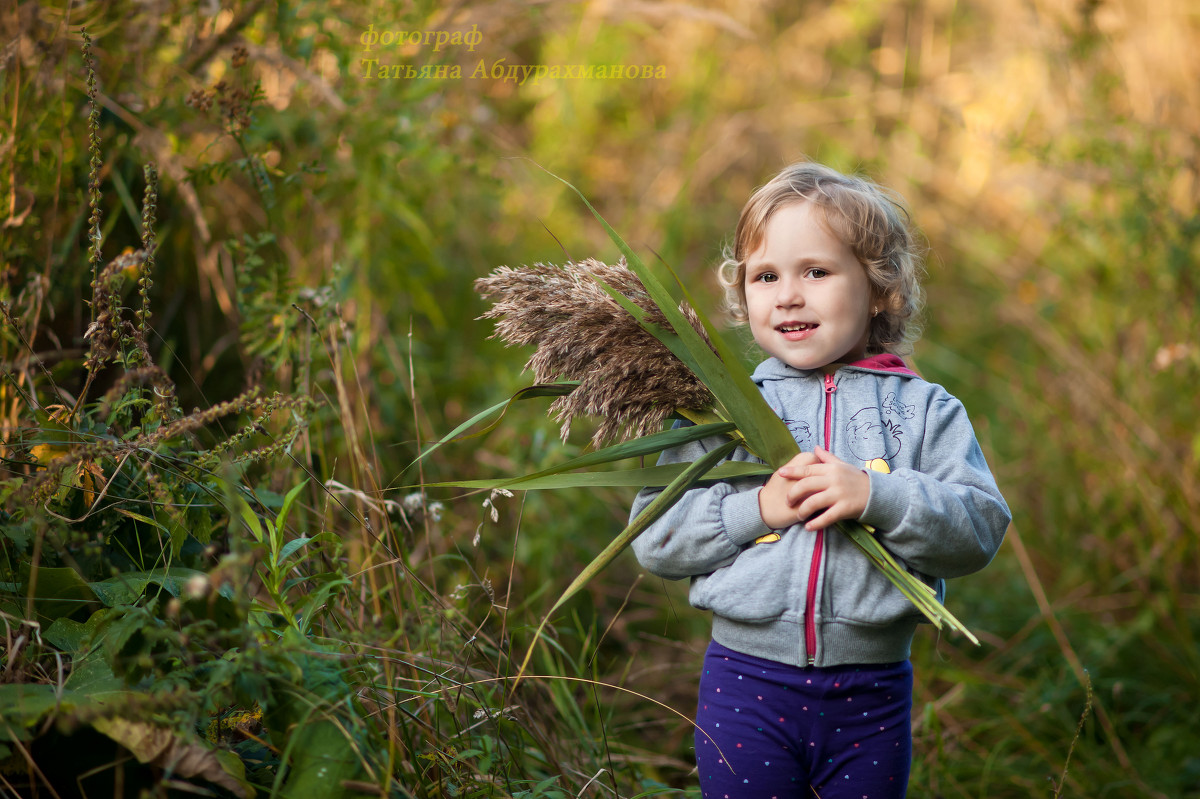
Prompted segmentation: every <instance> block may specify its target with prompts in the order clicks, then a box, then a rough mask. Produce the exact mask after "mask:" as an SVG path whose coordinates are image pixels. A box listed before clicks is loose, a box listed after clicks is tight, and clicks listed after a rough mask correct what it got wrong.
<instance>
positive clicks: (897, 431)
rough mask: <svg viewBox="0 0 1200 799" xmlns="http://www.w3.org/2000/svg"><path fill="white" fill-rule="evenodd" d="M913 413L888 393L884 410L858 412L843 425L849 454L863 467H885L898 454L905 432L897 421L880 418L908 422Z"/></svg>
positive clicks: (884, 401) (914, 408)
mask: <svg viewBox="0 0 1200 799" xmlns="http://www.w3.org/2000/svg"><path fill="white" fill-rule="evenodd" d="M880 411H882V414H881V413H880ZM916 412H917V409H916V407H915V406H912V405H905V404H903V403H901V402H899V401H898V400H897V399H896V395H895V393H889V394H888V395H887V396H886V397H884V398H883V407H881V408H863V409H861V410H859V411H858V412H857V413H855V414H854V415H853V416H851V417H850V421H848V422H847V423H846V439H847V445H848V446H849V448H850V451H851V452H853V453H854V456H855V457H856V458H861V459H862V460H863V462H864V463H867V464H870V463H872V462H873V461H884V462H885V463H886V462H887V461H888V460H890V459H891V458H892V457H894V456H895V455H896V453H898V452H899V451H900V447H901V445H902V442H901V436H902V435H903V434H904V429H903V428H902V427H901V426H900V423H899V421H897V420H896V419H890V418H889V419H884V418H882V417H884V416H888V417H892V416H894V417H898V418H899V419H911V418H913V416H915V415H916ZM872 468H875V467H872Z"/></svg>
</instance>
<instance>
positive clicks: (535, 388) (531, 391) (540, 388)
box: [404, 380, 579, 471]
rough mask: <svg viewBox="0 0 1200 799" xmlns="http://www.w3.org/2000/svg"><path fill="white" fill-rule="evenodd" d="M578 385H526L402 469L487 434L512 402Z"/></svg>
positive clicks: (553, 394) (569, 382)
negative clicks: (479, 427)
mask: <svg viewBox="0 0 1200 799" xmlns="http://www.w3.org/2000/svg"><path fill="white" fill-rule="evenodd" d="M578 385H579V381H577V380H564V381H562V382H560V383H538V384H536V385H532V386H526V387H525V388H523V389H520V390H519V391H517V392H516V393H514V394H513V395H512V396H511V397H509V398H508V399H506V400H503V401H502V402H497V403H496V404H495V405H493V406H492V407H490V408H486V409H484V410H482V411H480V412H479V413H477V414H475V415H474V416H472V417H471V418H470V419H468V420H467V421H465V422H463V423H462V424H460V425H459V426H458V427H456V428H454V429H453V430H451V431H450V432H449V433H447V434H446V435H444V436H442V437H441V438H440V439H438V441H437V442H436V443H434V444H431V445H430V446H428V447H426V448H425V451H424V452H422V453H421V454H420V455H418V456H417V457H416V459H415V460H414V461H413V462H412V463H410V464H409V465H408V466H407V467H405V469H404V471H408V470H409V469H411V468H412V467H414V466H416V465H417V464H418V463H420V462H421V461H423V460H425V458H427V457H429V456H430V455H431V454H433V453H434V452H435V451H437V450H438V449H440V448H441V447H442V446H443V445H445V444H449V443H452V442H455V441H465V440H466V439H468V438H477V437H478V436H483V435H487V434H488V433H490V432H492V431H493V430H495V429H496V428H497V427H499V426H500V422H502V421H504V415H505V414H506V413H508V409H509V407H510V406H512V404H513V403H514V402H518V401H520V400H527V399H535V398H537V397H563V396H566V395H567V394H570V393H571V392H572V391H574V390H575V389H576V387H578ZM497 413H499V414H500V415H499V416H497V417H496V419H495V420H494V421H493V422H492V423H491V424H489V425H488V426H487V427H485V428H483V429H482V430H477V431H476V432H474V433H471V434H470V435H462V434H463V433H464V432H466V431H467V430H470V429H471V428H472V427H474V426H475V425H477V424H479V423H480V422H482V421H483V420H485V419H488V418H491V417H492V416H495V415H496V414H497Z"/></svg>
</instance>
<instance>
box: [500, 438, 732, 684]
mask: <svg viewBox="0 0 1200 799" xmlns="http://www.w3.org/2000/svg"><path fill="white" fill-rule="evenodd" d="M737 446H738V442H736V441H727V442H726V443H724V444H722V445H721V446H719V447H717V448H716V449H714V450H712V451H710V452H706V453H704V457H702V458H700V459H698V460H696V461H693V462H692V463H690V464H688V466H687V468H686V469H684V470H683V472H681V473H680V475H679V476H678V477H676V478H675V479H674V480H673V481H672V482H671V484H670V485H668V486H667V487H666V488H664V489H663V490H662V492H661V493H660V494H659V495H658V496H657V497H655V498H654V501H653V502H651V503H650V504H649V505H647V506H646V507H645V508H644V509H643V510H642V512H641V513H639V514H638V515H637V518H636V519H634V520H633V521H631V522H630V523H629V526H627V527H626V528H625V529H624V530H622V531H621V532H620V534H618V535H617V537H616V538H614V539H613V540H612V541H611V542H610V543H609V545H608V546H606V547H605V548H604V549H603V550H602V551H601V552H600V554H599V555H597V556H596V557H595V558H594V559H593V560H592V562H591V563H589V564H588V565H587V566H585V567H584V569H583V571H581V572H580V573H579V574H578V575H576V577H575V579H574V580H573V581H571V584H570V585H569V586H567V590H566V591H563V593H562V596H560V597H559V598H558V601H557V602H555V603H554V605H553V606H552V607H551V608H550V610H549V612H547V613H546V616H545V617H544V618H543V619H542V623H541V624H539V625H538V628H537V630H535V631H534V633H533V640H532V641H531V642H530V643H529V649H528V650H527V651H526V652H525V659H524V660H522V661H521V668H520V669H518V670H517V678H516V681H515V682H514V683H513V688H514V689H515V688H516V686H517V684H519V683H520V681H521V677H522V676H523V675H524V674H525V667H526V666H527V665H529V658H531V657H532V656H533V650H534V647H536V646H537V643H538V640H539V639H540V638H541V637H542V630H544V629H546V625H547V624H548V623H549V622H550V617H551V616H553V615H554V612H555V611H556V610H558V609H559V608H560V607H562V606H563V604H564V603H565V602H566V601H567V600H568V599H570V598H571V597H573V596H575V594H576V593H578V592H579V590H580V589H581V588H583V587H584V586H585V585H587V584H588V582H589V581H590V580H591V579H592V578H593V577H595V576H596V575H597V574H599V573H600V572H601V571H603V569H604V568H605V567H606V566H608V564H610V563H612V561H613V559H614V558H616V557H617V555H619V554H621V551H622V550H624V549H625V547H627V546H629V544H630V542H632V541H633V539H635V538H637V537H638V535H640V534H641V532H642V531H643V530H645V529H646V528H647V527H649V526H650V524H651V523H652V522H654V520H655V519H657V518H658V517H659V516H661V515H662V514H663V513H664V512H665V511H667V510H668V509H669V508H670V507H671V506H672V505H674V504H675V503H676V501H678V500H679V498H680V497H682V496H683V494H684V492H685V491H687V490H688V489H689V488H691V487H692V486H694V485H695V484H696V483H697V482H698V481H699V480H700V478H702V477H703V476H704V475H705V474H706V473H707V472H708V471H709V470H710V469H712V468H713V467H714V466H716V465H717V464H718V463H720V462H721V460H722V459H723V458H725V457H726V456H727V455H729V453H731V452H733V450H734V449H736V448H737Z"/></svg>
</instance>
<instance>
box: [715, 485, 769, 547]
mask: <svg viewBox="0 0 1200 799" xmlns="http://www.w3.org/2000/svg"><path fill="white" fill-rule="evenodd" d="M760 491H762V488H761V487H759V488H755V489H753V490H751V491H737V492H735V493H732V494H729V495H727V496H726V497H725V498H724V499H723V500H722V501H721V526H722V527H724V528H725V537H726V538H728V539H729V540H730V542H732V543H733V544H734V545H736V546H739V547H740V546H742V545H743V544H749V543H750V542H751V541H753V540H754V539H756V538H758V537H759V536H763V535H766V534H767V533H769V532H771V528H770V527H767V524H766V522H764V521H763V518H762V512H761V511H759V509H758V492H760Z"/></svg>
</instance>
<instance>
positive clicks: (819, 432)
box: [633, 163, 1010, 799]
mask: <svg viewBox="0 0 1200 799" xmlns="http://www.w3.org/2000/svg"><path fill="white" fill-rule="evenodd" d="M919 266H920V258H919V255H918V253H917V246H916V243H915V241H914V237H913V234H912V232H911V231H910V229H909V227H908V224H907V216H906V214H905V213H904V211H903V210H902V209H900V208H899V207H898V206H897V205H896V204H895V203H894V202H893V201H892V199H891V198H890V197H889V196H888V195H887V194H886V193H885V192H884V191H883V190H882V189H880V188H879V187H878V186H877V185H875V184H874V183H872V182H870V181H868V180H864V179H862V178H858V177H848V176H845V175H842V174H840V173H838V172H835V171H834V170H831V169H828V168H826V167H823V166H820V165H817V164H812V163H800V164H795V165H793V166H791V167H788V168H787V169H785V170H784V171H783V172H782V173H780V174H779V175H778V176H777V177H775V178H774V179H773V180H772V181H771V182H769V183H768V184H767V185H765V186H763V187H762V188H761V189H759V190H758V191H757V192H755V194H754V195H753V196H752V197H751V198H750V201H749V202H748V203H747V204H746V207H745V208H744V209H742V214H741V218H740V219H739V220H738V226H737V232H736V235H735V240H734V245H733V252H732V253H731V254H729V257H727V258H726V260H725V263H724V264H722V283H723V284H724V285H725V286H726V288H727V290H728V294H729V300H730V306H731V311H732V313H733V316H734V318H735V319H737V320H738V321H743V322H748V323H749V326H750V332H751V333H752V334H753V336H754V340H755V342H756V343H757V344H758V345H759V346H760V347H761V348H762V349H763V350H765V351H766V353H767V355H769V356H770V357H769V358H768V359H767V360H766V361H764V362H763V363H762V364H761V365H760V366H759V367H758V368H757V369H756V370H755V372H754V381H755V383H757V385H758V387H759V390H760V391H762V393H763V396H764V397H765V398H766V399H767V401H768V402H769V403H770V405H771V407H772V408H774V409H775V411H776V412H777V413H778V414H779V415H780V416H781V417H782V418H783V420H784V422H785V423H786V424H787V426H788V428H789V429H790V430H791V432H792V434H793V435H794V436H795V438H796V441H797V442H798V443H799V445H800V449H801V450H802V451H801V454H799V455H797V456H796V457H795V458H794V459H793V460H792V461H791V462H789V463H788V464H787V465H786V466H784V467H783V468H781V469H779V470H778V471H776V472H775V473H774V474H773V475H772V476H771V477H770V479H768V480H767V481H766V484H765V485H764V484H763V481H762V480H761V479H758V480H754V479H747V480H735V481H729V482H722V483H717V484H715V485H712V486H710V487H703V488H695V489H692V490H691V491H689V492H688V493H687V494H686V495H685V496H684V497H683V498H682V499H681V500H680V501H679V502H678V503H677V504H676V505H674V506H673V507H672V508H671V509H670V510H669V511H668V512H667V513H666V514H664V515H663V516H662V517H661V518H660V519H658V520H657V521H656V522H655V523H654V524H653V525H651V526H650V528H649V529H648V530H647V531H646V532H644V533H643V534H642V535H641V536H640V537H639V538H637V539H636V540H635V541H634V544H633V548H634V551H635V553H636V554H637V557H638V560H639V561H640V562H641V563H642V565H643V566H644V567H645V568H646V569H648V570H649V571H651V572H652V573H654V574H657V575H660V576H662V577H666V578H670V579H682V578H685V577H686V578H690V579H691V589H690V592H689V601H690V602H691V604H692V605H693V606H695V607H697V608H700V609H703V610H711V611H712V612H713V622H712V637H713V640H712V642H711V643H710V645H709V647H708V651H707V653H706V655H705V659H704V673H703V674H702V675H701V678H700V698H699V703H698V708H697V712H696V723H697V725H698V727H699V730H698V731H697V733H696V762H697V766H698V768H699V774H700V780H701V788H702V792H703V795H704V797H705V798H706V799H754V798H757V797H765V798H766V799H771V798H773V797H774V798H777V799H784V797H802V796H803V797H812V796H819V797H820V798H821V799H838V798H839V797H853V799H860V798H861V799H867V797H869V799H884V798H885V797H903V796H904V795H905V792H906V790H907V784H908V774H909V766H910V761H911V756H912V753H911V750H912V737H911V731H910V718H909V717H910V712H911V707H912V666H911V664H910V663H909V661H908V657H909V647H910V644H911V642H912V638H913V633H914V632H915V629H916V626H917V624H918V622H919V621H921V619H922V618H923V617H922V616H921V615H920V613H919V611H917V610H916V608H915V607H913V605H912V604H911V603H910V602H909V601H908V599H906V598H905V597H904V596H903V594H901V593H900V591H899V590H897V589H896V588H895V587H893V586H892V584H891V583H890V582H889V581H888V580H887V578H886V577H884V576H883V575H882V574H881V573H880V572H879V571H878V570H877V569H876V568H875V567H874V566H872V565H871V563H870V562H869V561H868V560H867V558H866V557H865V556H864V555H863V554H861V552H860V551H859V550H858V549H857V548H856V547H855V546H854V545H853V544H852V543H851V542H850V541H849V540H848V539H846V538H845V537H844V536H842V535H840V534H839V533H838V532H837V531H836V530H832V529H827V528H829V526H830V525H832V524H833V523H834V522H837V521H839V520H843V519H857V520H859V521H861V522H862V523H864V524H868V525H871V526H872V527H874V528H875V535H876V536H877V537H878V538H879V540H880V541H881V542H882V543H883V544H884V545H885V546H886V547H887V548H888V549H889V550H890V551H891V552H892V553H893V554H894V555H895V556H896V557H897V558H899V559H900V560H902V561H903V562H904V563H905V564H906V565H907V567H908V568H909V569H910V570H912V571H913V572H914V573H916V574H918V575H920V576H921V577H922V578H923V579H925V580H927V581H928V582H929V583H930V584H931V585H933V586H935V587H936V589H937V591H938V596H939V598H941V597H942V596H943V594H944V589H945V584H944V582H943V578H946V577H956V576H959V575H964V574H969V573H971V572H974V571H976V570H978V569H981V568H983V567H984V566H985V565H987V563H988V562H989V561H990V560H991V559H992V556H993V555H994V554H995V552H996V549H997V548H998V547H999V546H1000V541H1001V539H1002V538H1003V536H1004V532H1005V529H1006V528H1007V526H1008V522H1009V518H1010V517H1009V511H1008V507H1007V506H1006V505H1005V503H1004V499H1003V498H1002V497H1001V496H1000V492H999V491H998V490H997V488H996V482H995V480H994V479H993V477H992V475H991V472H990V471H989V470H988V466H987V463H986V462H985V461H984V457H983V453H982V452H981V451H980V449H979V445H978V443H976V440H975V435H974V432H973V430H972V428H971V423H970V421H969V420H968V419H967V415H966V412H965V411H964V410H963V406H962V405H961V404H960V403H959V401H958V400H956V399H955V398H954V397H952V396H951V395H950V394H949V393H947V392H946V390H945V389H944V388H942V387H941V386H938V385H934V384H931V383H927V382H925V381H924V380H922V379H921V378H919V377H918V376H917V375H916V374H915V373H913V372H912V371H910V370H909V369H907V368H906V367H905V365H904V362H903V361H902V360H901V359H900V358H899V357H898V356H897V355H896V353H897V352H898V351H901V350H902V349H903V348H904V346H905V345H906V343H907V341H908V339H909V338H910V337H911V334H912V329H913V324H912V320H913V317H914V315H915V314H916V312H917V310H918V308H919V306H920V299H921V296H920V295H921V292H920V288H919V285H918V282H917V276H918V271H919ZM719 443H720V439H715V438H714V439H711V440H705V441H702V442H698V443H696V444H690V445H686V446H682V447H679V448H677V449H674V450H670V451H668V452H666V453H664V454H663V457H662V460H661V462H664V463H668V462H682V461H692V460H695V459H696V458H698V457H699V456H700V455H701V454H702V453H703V452H705V451H707V450H709V449H711V448H712V447H713V446H716V445H718V444H719ZM732 458H733V459H734V460H752V459H754V456H752V455H750V454H749V453H748V452H746V451H745V450H744V449H738V450H736V451H735V452H734V454H733V456H732ZM655 493H656V491H655V490H652V489H645V490H643V491H642V492H641V493H640V494H639V495H638V497H637V500H636V501H635V503H634V507H633V515H634V516H636V515H637V514H638V513H639V512H640V511H641V510H642V509H643V508H644V507H646V505H647V504H649V502H650V501H651V500H652V499H653V498H654V495H655Z"/></svg>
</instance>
